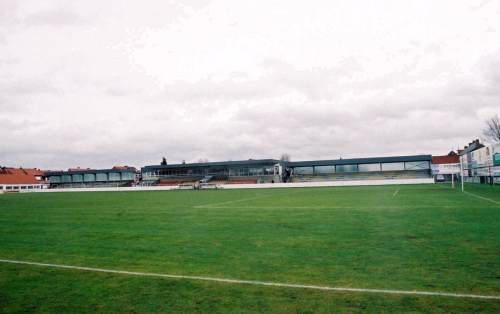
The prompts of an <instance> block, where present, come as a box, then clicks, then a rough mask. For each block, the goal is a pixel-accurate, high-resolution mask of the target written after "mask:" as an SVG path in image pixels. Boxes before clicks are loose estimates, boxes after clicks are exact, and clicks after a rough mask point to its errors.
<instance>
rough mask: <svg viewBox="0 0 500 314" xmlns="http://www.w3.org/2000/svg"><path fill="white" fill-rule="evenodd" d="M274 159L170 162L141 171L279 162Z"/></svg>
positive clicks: (147, 167)
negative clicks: (169, 163)
mask: <svg viewBox="0 0 500 314" xmlns="http://www.w3.org/2000/svg"><path fill="white" fill-rule="evenodd" d="M279 162H280V161H279V160H276V159H248V160H235V161H216V162H197V163H188V164H172V165H151V166H144V167H142V169H141V170H142V171H146V170H156V169H178V168H204V167H207V168H210V167H221V166H223V167H230V166H254V165H262V164H266V165H274V164H277V163H279Z"/></svg>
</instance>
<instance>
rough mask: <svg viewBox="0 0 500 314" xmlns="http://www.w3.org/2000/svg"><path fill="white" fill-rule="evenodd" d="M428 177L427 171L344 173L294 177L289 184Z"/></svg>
mask: <svg viewBox="0 0 500 314" xmlns="http://www.w3.org/2000/svg"><path fill="white" fill-rule="evenodd" d="M429 176H430V174H429V171H385V172H349V173H347V172H346V173H333V174H328V175H294V176H293V177H292V181H291V182H324V181H353V180H394V179H421V178H429Z"/></svg>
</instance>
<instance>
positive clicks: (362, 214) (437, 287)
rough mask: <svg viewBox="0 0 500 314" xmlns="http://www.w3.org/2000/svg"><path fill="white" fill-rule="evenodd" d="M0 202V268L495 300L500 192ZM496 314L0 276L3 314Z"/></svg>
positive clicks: (45, 274) (127, 281) (12, 273)
mask: <svg viewBox="0 0 500 314" xmlns="http://www.w3.org/2000/svg"><path fill="white" fill-rule="evenodd" d="M466 189H467V190H468V191H469V192H471V193H473V194H465V193H461V192H460V191H459V190H458V189H456V190H453V189H451V188H450V186H448V185H413V186H383V187H339V188H296V189H267V190H263V189H259V190H219V191H155V192H153V191H151V192H96V193H33V194H9V195H0V228H1V232H0V259H11V260H21V261H34V262H41V263H54V264H65V265H76V266H86V267H96V268H106V269H115V270H127V271H140V272H154V273H163V274H179V275H195V276H209V277H220V278H232V279H243V280H260V281H271V282H284V283H299V284H312V285H323V286H335V287H354V288H374V289H396V290H419V291H441V292H452V293H468V294H480V295H494V296H499V295H500V186H496V187H490V186H479V185H477V186H475V185H469V186H467V187H466ZM360 310H365V311H369V312H455V313H456V312H491V313H493V312H497V313H498V312H500V300H484V299H472V298H452V297H443V296H413V295H389V294H374V293H358V292H333V291H316V290H307V289H298V288H283V287H266V286H252V285H244V284H227V283H217V282H205V281H196V280H186V279H166V278H154V277H140V276H130V275H120V274H108V273H96V272H87V271H79V270H68V269H57V268H46V267H40V266H30V265H14V264H7V263H0V312H95V311H100V312H225V313H227V312H277V313H290V312H305V313H307V312H357V311H360Z"/></svg>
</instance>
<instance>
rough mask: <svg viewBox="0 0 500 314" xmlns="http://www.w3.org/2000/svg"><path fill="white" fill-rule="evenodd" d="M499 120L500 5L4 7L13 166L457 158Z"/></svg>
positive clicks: (1, 125)
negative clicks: (455, 152)
mask: <svg viewBox="0 0 500 314" xmlns="http://www.w3.org/2000/svg"><path fill="white" fill-rule="evenodd" d="M496 113H499V114H500V1H457V0H450V1H443V0H440V1H422V0H418V1H401V0H396V1H365V0H363V1H352V0H349V1H331V0H328V1H290V0H287V1H285V0H283V1H270V0H266V1H235V0H230V1H210V0H182V1H173V0H171V1H165V0H161V1H124V0H116V1H110V0H106V1H89V0H85V1H47V0H44V1H39V0H35V1H28V0H23V1H16V0H15V1H10V0H0V165H7V166H24V167H41V168H44V169H64V168H68V167H74V166H82V167H93V168H94V167H111V166H113V165H119V164H120V165H125V164H126V165H133V166H143V165H145V164H156V163H159V162H160V160H161V157H162V156H165V157H166V158H167V159H168V161H169V163H174V162H180V161H182V160H186V162H191V161H197V160H199V159H200V158H203V159H208V160H210V161H218V160H238V159H248V158H279V156H280V155H281V153H284V152H286V153H288V154H290V155H291V156H292V159H293V160H309V159H332V158H338V157H340V156H342V157H343V158H348V157H364V156H390V155H395V154H404V155H409V154H421V153H426V154H445V153H447V152H448V151H449V150H451V149H454V148H457V146H458V145H464V144H466V143H468V142H469V141H470V140H472V139H474V138H476V137H479V136H481V129H482V128H483V126H484V120H485V119H486V118H488V117H490V116H492V115H494V114H496Z"/></svg>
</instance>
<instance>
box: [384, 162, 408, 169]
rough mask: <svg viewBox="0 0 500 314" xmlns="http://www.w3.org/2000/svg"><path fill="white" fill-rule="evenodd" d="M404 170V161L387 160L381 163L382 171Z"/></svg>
mask: <svg viewBox="0 0 500 314" xmlns="http://www.w3.org/2000/svg"><path fill="white" fill-rule="evenodd" d="M399 170H405V163H404V162H389V163H383V164H382V171H399Z"/></svg>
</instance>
